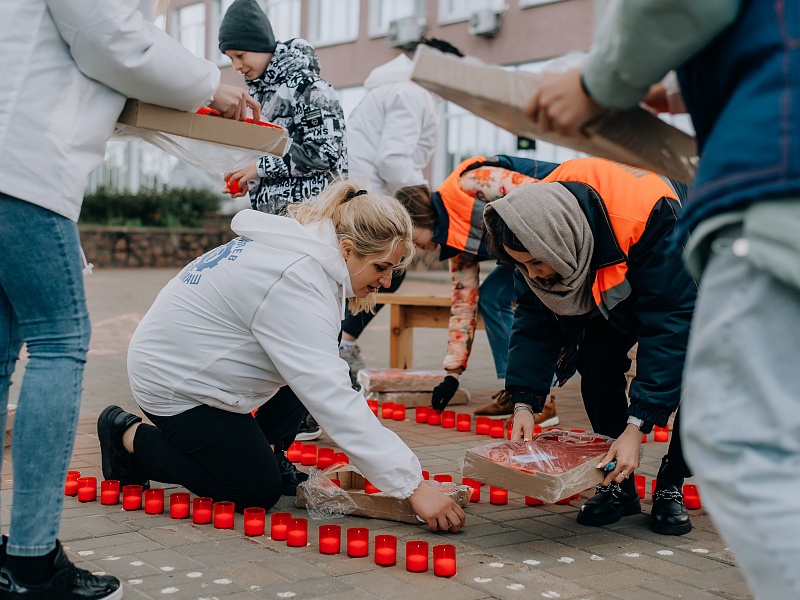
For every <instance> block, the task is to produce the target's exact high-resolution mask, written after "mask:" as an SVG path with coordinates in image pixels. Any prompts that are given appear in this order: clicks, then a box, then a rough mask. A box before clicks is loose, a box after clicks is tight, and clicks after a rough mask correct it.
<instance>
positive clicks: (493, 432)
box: [489, 419, 506, 438]
mask: <svg viewBox="0 0 800 600" xmlns="http://www.w3.org/2000/svg"><path fill="white" fill-rule="evenodd" d="M505 436H506V424H505V421H499V420H497V419H495V420H494V421H492V422H491V423H490V424H489V437H491V438H502V437H505Z"/></svg>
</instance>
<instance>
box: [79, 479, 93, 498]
mask: <svg viewBox="0 0 800 600" xmlns="http://www.w3.org/2000/svg"><path fill="white" fill-rule="evenodd" d="M78 500H79V501H80V502H94V501H95V500H97V477H78Z"/></svg>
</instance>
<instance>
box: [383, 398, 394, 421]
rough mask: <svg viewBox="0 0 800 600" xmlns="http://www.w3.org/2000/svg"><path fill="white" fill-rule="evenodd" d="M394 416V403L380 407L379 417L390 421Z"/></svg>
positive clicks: (386, 403) (385, 403)
mask: <svg viewBox="0 0 800 600" xmlns="http://www.w3.org/2000/svg"><path fill="white" fill-rule="evenodd" d="M393 414H394V402H384V403H383V406H381V417H382V418H384V419H391V418H392V415H393Z"/></svg>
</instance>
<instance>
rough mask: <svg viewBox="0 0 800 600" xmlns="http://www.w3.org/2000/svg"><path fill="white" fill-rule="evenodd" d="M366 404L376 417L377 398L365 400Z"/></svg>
mask: <svg viewBox="0 0 800 600" xmlns="http://www.w3.org/2000/svg"><path fill="white" fill-rule="evenodd" d="M367 406H369V409H370V410H371V411H372V414H373V415H375V416H376V417H377V416H378V401H377V400H367Z"/></svg>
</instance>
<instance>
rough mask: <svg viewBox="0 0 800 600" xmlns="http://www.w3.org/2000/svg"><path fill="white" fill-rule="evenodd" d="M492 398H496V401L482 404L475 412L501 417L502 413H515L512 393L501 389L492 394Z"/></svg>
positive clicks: (479, 414)
mask: <svg viewBox="0 0 800 600" xmlns="http://www.w3.org/2000/svg"><path fill="white" fill-rule="evenodd" d="M492 400H494V402H492V403H491V404H487V405H486V406H481V407H480V408H479V409H478V410H476V411H475V414H476V415H478V416H481V417H483V416H489V417H499V416H501V415H511V414H514V403H513V402H511V394H509V393H508V392H507V391H505V390H500V391H499V392H497V393H496V394H495V395H494V396H492Z"/></svg>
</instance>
